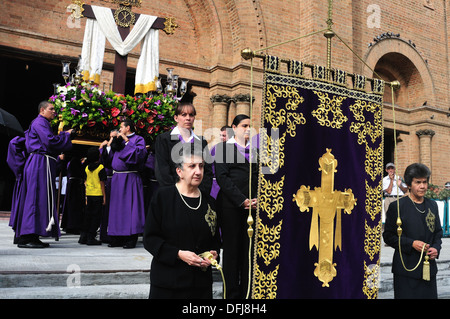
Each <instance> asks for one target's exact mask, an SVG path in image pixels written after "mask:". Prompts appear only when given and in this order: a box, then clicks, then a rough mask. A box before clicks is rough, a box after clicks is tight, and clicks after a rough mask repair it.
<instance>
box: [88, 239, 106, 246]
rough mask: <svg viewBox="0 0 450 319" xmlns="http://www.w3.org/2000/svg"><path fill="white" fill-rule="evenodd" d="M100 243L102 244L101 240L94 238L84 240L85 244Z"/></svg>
mask: <svg viewBox="0 0 450 319" xmlns="http://www.w3.org/2000/svg"><path fill="white" fill-rule="evenodd" d="M101 244H102V242H101V241H99V240H97V239H95V238H91V239H88V240H87V242H86V245H88V246H94V245H101Z"/></svg>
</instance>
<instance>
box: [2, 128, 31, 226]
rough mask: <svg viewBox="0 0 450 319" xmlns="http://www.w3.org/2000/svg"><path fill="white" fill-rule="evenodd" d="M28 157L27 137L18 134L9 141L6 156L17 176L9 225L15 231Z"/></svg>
mask: <svg viewBox="0 0 450 319" xmlns="http://www.w3.org/2000/svg"><path fill="white" fill-rule="evenodd" d="M26 159H27V152H26V148H25V137H21V136H16V137H14V138H13V139H12V140H11V141H10V142H9V145H8V154H7V157H6V162H7V163H8V166H9V168H10V169H11V171H12V172H13V173H14V175H15V177H16V181H15V183H14V189H13V194H12V204H11V215H10V218H9V226H10V227H12V229H13V230H14V231H15V230H16V217H17V210H18V208H19V205H20V203H21V201H20V197H21V196H22V192H21V191H22V185H23V183H22V175H23V167H24V166H25V161H26Z"/></svg>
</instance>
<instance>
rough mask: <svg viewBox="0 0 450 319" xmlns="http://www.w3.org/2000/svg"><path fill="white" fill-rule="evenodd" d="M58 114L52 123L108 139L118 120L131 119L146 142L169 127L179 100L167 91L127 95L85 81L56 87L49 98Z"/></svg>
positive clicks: (82, 133) (117, 125) (152, 139)
mask: <svg viewBox="0 0 450 319" xmlns="http://www.w3.org/2000/svg"><path fill="white" fill-rule="evenodd" d="M49 101H50V102H52V103H53V105H54V106H55V110H56V113H57V116H56V117H55V119H54V120H53V121H52V126H54V127H58V126H59V125H60V121H62V123H63V125H64V127H69V128H73V129H75V130H76V131H77V133H78V135H79V136H81V137H83V136H89V137H91V138H97V139H107V138H109V132H110V131H111V130H114V129H117V130H118V129H119V127H120V122H121V120H123V119H124V118H126V117H128V118H130V119H131V120H132V121H134V123H135V126H136V133H137V134H138V135H141V136H142V137H143V138H144V139H145V141H146V142H147V143H148V144H151V143H152V142H153V141H155V139H156V136H158V135H159V134H161V133H163V132H165V131H168V130H170V129H171V128H172V127H173V126H174V125H175V124H176V123H175V121H174V119H173V116H174V113H175V108H176V105H177V103H178V100H177V99H175V98H171V97H169V96H167V95H166V94H159V95H155V96H146V95H145V94H144V95H142V96H130V95H123V94H116V93H114V92H112V91H109V92H106V93H105V92H102V91H101V90H100V89H99V88H98V86H96V85H91V84H88V83H84V82H83V83H81V84H79V85H72V84H70V83H67V84H66V85H65V86H59V87H58V88H57V92H56V94H55V95H52V96H51V97H50V98H49Z"/></svg>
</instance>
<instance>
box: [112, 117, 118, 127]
mask: <svg viewBox="0 0 450 319" xmlns="http://www.w3.org/2000/svg"><path fill="white" fill-rule="evenodd" d="M112 124H113V125H114V126H117V125H118V124H119V121H118V120H117V119H116V118H114V119H112Z"/></svg>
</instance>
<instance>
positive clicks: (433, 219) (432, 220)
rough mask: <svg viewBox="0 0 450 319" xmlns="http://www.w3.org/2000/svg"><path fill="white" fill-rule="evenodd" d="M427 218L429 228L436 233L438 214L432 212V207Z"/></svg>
mask: <svg viewBox="0 0 450 319" xmlns="http://www.w3.org/2000/svg"><path fill="white" fill-rule="evenodd" d="M425 220H426V221H427V226H428V229H429V230H430V232H432V233H434V227H435V224H436V216H434V214H433V213H432V212H431V209H429V208H428V214H427V217H426V218H425Z"/></svg>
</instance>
